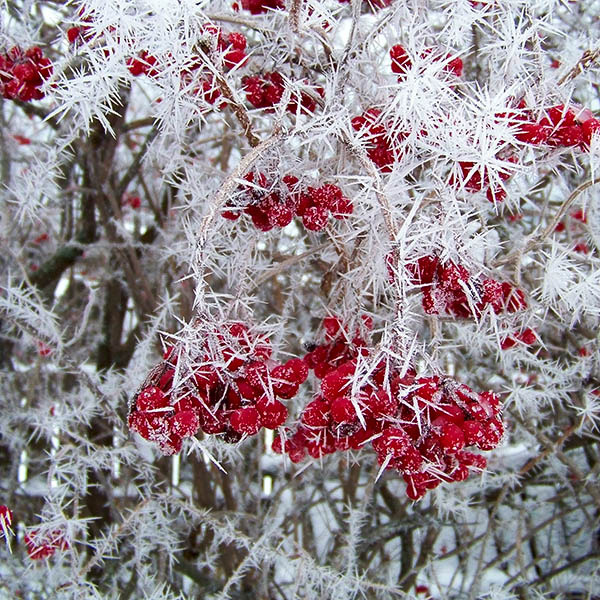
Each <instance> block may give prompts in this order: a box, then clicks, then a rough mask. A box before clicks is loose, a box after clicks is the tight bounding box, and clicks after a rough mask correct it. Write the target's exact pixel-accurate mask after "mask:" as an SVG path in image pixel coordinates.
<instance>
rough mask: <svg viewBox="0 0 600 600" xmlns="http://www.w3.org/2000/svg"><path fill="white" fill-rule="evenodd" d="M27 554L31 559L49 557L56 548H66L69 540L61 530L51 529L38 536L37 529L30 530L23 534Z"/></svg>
mask: <svg viewBox="0 0 600 600" xmlns="http://www.w3.org/2000/svg"><path fill="white" fill-rule="evenodd" d="M25 545H26V546H27V554H29V558H31V559H32V560H43V559H44V558H50V557H51V556H53V555H54V554H55V553H56V551H57V550H68V549H69V542H68V541H67V540H66V538H65V535H64V533H63V532H62V531H51V532H50V533H48V534H46V535H44V536H42V537H40V536H39V534H38V531H37V530H35V531H30V532H29V533H28V534H26V535H25Z"/></svg>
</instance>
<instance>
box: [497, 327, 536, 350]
mask: <svg viewBox="0 0 600 600" xmlns="http://www.w3.org/2000/svg"><path fill="white" fill-rule="evenodd" d="M536 341H537V335H536V334H535V331H534V330H533V329H531V328H530V327H527V328H526V329H523V331H520V332H519V333H515V334H514V335H509V336H508V337H506V338H504V339H503V340H502V342H500V348H502V350H508V349H509V348H512V347H513V346H516V345H517V344H518V343H519V342H521V343H523V344H525V345H526V346H531V345H532V344H535V342H536Z"/></svg>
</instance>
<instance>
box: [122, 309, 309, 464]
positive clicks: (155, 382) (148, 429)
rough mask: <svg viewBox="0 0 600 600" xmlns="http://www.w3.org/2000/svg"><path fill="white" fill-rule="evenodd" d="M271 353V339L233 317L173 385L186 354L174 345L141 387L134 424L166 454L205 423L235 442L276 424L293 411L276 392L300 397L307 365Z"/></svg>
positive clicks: (133, 413) (176, 449) (207, 431)
mask: <svg viewBox="0 0 600 600" xmlns="http://www.w3.org/2000/svg"><path fill="white" fill-rule="evenodd" d="M270 356H271V346H270V344H269V342H268V340H267V339H266V338H263V337H259V336H255V335H253V334H252V332H251V331H250V330H249V328H248V326H247V325H245V324H244V323H241V322H239V321H234V322H230V323H227V324H225V325H224V326H223V327H222V328H221V329H220V330H219V331H217V330H216V329H215V330H214V332H213V333H212V335H211V336H210V340H208V339H207V341H206V343H205V347H204V351H203V353H201V355H200V356H199V358H198V360H196V361H194V363H193V365H192V366H191V367H190V368H189V369H188V370H189V373H187V374H186V375H185V376H184V381H185V383H184V384H183V385H178V386H177V390H174V389H173V383H174V377H175V370H176V368H177V367H178V360H179V356H178V355H177V351H176V349H175V347H171V348H169V349H168V350H167V352H166V353H165V356H164V357H163V362H162V363H161V365H160V366H159V367H158V368H157V369H156V370H155V371H154V372H153V373H152V374H151V377H150V378H149V381H148V385H146V384H145V385H144V386H143V388H142V389H141V390H140V392H139V393H138V394H137V396H136V398H135V404H134V406H133V407H132V410H131V412H130V414H129V419H128V425H129V428H130V429H131V430H132V431H136V432H137V433H139V434H140V435H141V436H142V437H143V438H144V439H146V440H148V441H151V442H154V443H156V444H157V445H158V446H159V448H160V450H161V451H162V453H163V454H166V455H170V454H176V453H177V452H179V451H180V450H181V447H182V442H183V439H184V438H186V437H190V436H193V435H195V434H196V432H197V431H198V430H199V429H201V430H202V431H203V432H204V433H205V434H209V435H221V436H222V438H223V439H224V440H225V441H228V442H237V441H239V440H240V439H242V437H244V436H251V435H256V434H257V433H258V432H259V431H260V429H261V428H262V427H266V428H267V429H276V428H277V427H279V426H281V425H283V423H284V422H285V420H286V419H287V415H288V411H287V408H286V407H285V405H284V404H283V403H282V402H280V401H279V400H278V399H277V397H278V398H282V399H290V398H292V397H294V396H295V395H296V393H297V392H298V388H299V386H300V384H301V383H303V382H304V381H305V379H306V377H307V376H308V367H307V366H306V364H305V363H304V361H302V360H301V359H298V358H292V359H290V360H288V361H287V362H286V363H285V364H276V363H275V362H274V361H272V360H270Z"/></svg>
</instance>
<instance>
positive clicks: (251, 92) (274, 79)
mask: <svg viewBox="0 0 600 600" xmlns="http://www.w3.org/2000/svg"><path fill="white" fill-rule="evenodd" d="M242 84H243V88H244V91H245V92H246V98H247V100H248V102H250V104H252V106H254V107H255V108H264V109H266V110H267V111H269V112H272V111H273V110H274V107H275V105H276V104H279V102H281V98H282V97H283V93H284V90H285V84H284V81H283V77H282V76H281V74H280V73H277V72H273V73H262V74H260V75H250V76H247V77H244V78H243V79H242ZM324 94H325V91H324V90H323V88H322V87H316V88H314V95H311V94H308V93H306V92H301V93H300V95H299V97H298V96H296V97H292V99H291V100H290V101H289V102H288V104H287V106H286V110H287V111H288V112H291V113H294V114H295V113H297V112H302V113H305V114H306V113H308V114H310V113H313V112H314V111H315V108H316V107H317V98H316V95H318V96H320V97H321V98H322V97H323V96H324Z"/></svg>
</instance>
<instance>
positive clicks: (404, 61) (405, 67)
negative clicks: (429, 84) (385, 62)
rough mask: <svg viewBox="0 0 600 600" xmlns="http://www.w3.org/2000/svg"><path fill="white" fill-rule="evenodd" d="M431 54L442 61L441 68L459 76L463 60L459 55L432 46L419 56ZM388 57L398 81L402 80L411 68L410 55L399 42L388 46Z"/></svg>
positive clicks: (423, 56)
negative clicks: (440, 50)
mask: <svg viewBox="0 0 600 600" xmlns="http://www.w3.org/2000/svg"><path fill="white" fill-rule="evenodd" d="M430 55H431V56H432V58H433V60H434V61H436V62H442V61H443V70H444V71H446V72H447V73H452V74H453V75H455V76H456V77H460V76H461V75H462V72H463V61H462V59H461V58H460V57H459V56H453V55H452V54H448V53H444V52H439V51H437V50H435V49H434V48H426V49H425V50H424V51H423V52H421V58H427V57H428V56H430ZM390 58H391V59H392V72H393V73H396V74H397V75H398V81H403V80H404V79H405V78H406V75H407V73H408V72H409V71H410V70H411V69H412V68H413V61H412V60H411V58H410V55H409V54H408V52H407V51H406V49H405V48H404V46H402V45H401V44H396V45H395V46H392V47H391V48H390Z"/></svg>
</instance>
